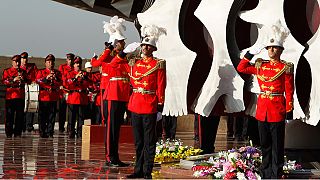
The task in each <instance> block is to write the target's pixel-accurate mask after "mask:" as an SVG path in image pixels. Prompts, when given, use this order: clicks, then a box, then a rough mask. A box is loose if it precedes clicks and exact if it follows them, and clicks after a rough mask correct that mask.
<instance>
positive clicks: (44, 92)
mask: <svg viewBox="0 0 320 180" xmlns="http://www.w3.org/2000/svg"><path fill="white" fill-rule="evenodd" d="M52 71H53V72H54V74H55V76H56V79H55V80H47V79H46V77H47V76H48V75H49V74H50V73H51V70H50V69H47V68H45V69H41V70H39V71H38V73H37V76H36V80H37V83H38V84H39V86H40V92H39V101H58V100H59V98H60V86H61V85H62V75H61V73H60V71H58V70H56V69H54V70H52Z"/></svg>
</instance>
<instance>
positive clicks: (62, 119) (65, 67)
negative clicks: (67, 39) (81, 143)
mask: <svg viewBox="0 0 320 180" xmlns="http://www.w3.org/2000/svg"><path fill="white" fill-rule="evenodd" d="M73 60H74V54H72V53H68V54H66V63H65V64H61V65H60V66H59V71H60V73H61V75H62V81H63V88H62V89H61V90H60V101H59V132H64V131H65V128H64V126H65V123H66V114H67V113H66V111H67V100H66V98H67V96H68V92H66V91H65V89H67V87H66V83H65V80H66V77H67V74H68V73H69V72H70V71H71V70H73ZM68 130H69V129H68Z"/></svg>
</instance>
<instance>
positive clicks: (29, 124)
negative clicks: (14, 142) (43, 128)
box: [20, 52, 38, 132]
mask: <svg viewBox="0 0 320 180" xmlns="http://www.w3.org/2000/svg"><path fill="white" fill-rule="evenodd" d="M20 55H21V66H20V68H21V69H23V70H25V71H26V73H27V80H26V82H27V84H31V83H35V81H36V74H37V71H38V68H37V66H36V64H35V63H29V62H28V60H29V59H28V53H27V52H23V53H21V54H20ZM24 115H25V117H24V125H23V128H22V130H23V131H25V130H27V131H28V132H31V131H33V130H34V127H33V118H34V112H25V113H24Z"/></svg>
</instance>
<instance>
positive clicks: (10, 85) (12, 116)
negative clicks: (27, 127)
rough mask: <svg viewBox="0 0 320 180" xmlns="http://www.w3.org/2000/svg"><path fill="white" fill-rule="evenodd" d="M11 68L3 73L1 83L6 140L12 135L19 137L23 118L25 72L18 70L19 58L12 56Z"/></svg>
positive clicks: (18, 56)
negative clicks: (3, 98) (4, 99)
mask: <svg viewBox="0 0 320 180" xmlns="http://www.w3.org/2000/svg"><path fill="white" fill-rule="evenodd" d="M11 60H12V67H11V68H7V69H5V70H4V71H3V75H2V83H3V84H4V85H5V86H6V103H5V108H6V120H5V131H6V135H7V137H8V138H11V137H12V135H14V136H15V137H21V133H22V126H23V117H24V112H23V111H24V96H25V91H24V85H25V80H26V79H27V76H26V71H25V70H23V69H20V63H21V56H20V55H14V56H13V57H12V58H11Z"/></svg>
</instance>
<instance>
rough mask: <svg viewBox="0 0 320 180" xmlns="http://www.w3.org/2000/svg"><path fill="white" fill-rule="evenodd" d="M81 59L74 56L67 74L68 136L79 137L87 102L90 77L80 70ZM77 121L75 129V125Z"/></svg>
mask: <svg viewBox="0 0 320 180" xmlns="http://www.w3.org/2000/svg"><path fill="white" fill-rule="evenodd" d="M81 64H82V59H81V57H79V56H76V57H75V59H74V64H73V70H72V71H70V72H69V73H68V74H67V77H66V85H67V89H68V90H69V96H68V99H67V104H68V108H69V118H68V124H69V128H70V129H69V138H75V136H77V138H81V136H82V125H83V123H84V111H85V108H86V106H87V105H88V103H89V98H88V95H87V94H88V90H87V88H88V87H89V85H90V83H91V82H90V79H89V78H88V75H87V72H85V71H82V70H81ZM76 123H77V129H75V125H76Z"/></svg>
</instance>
